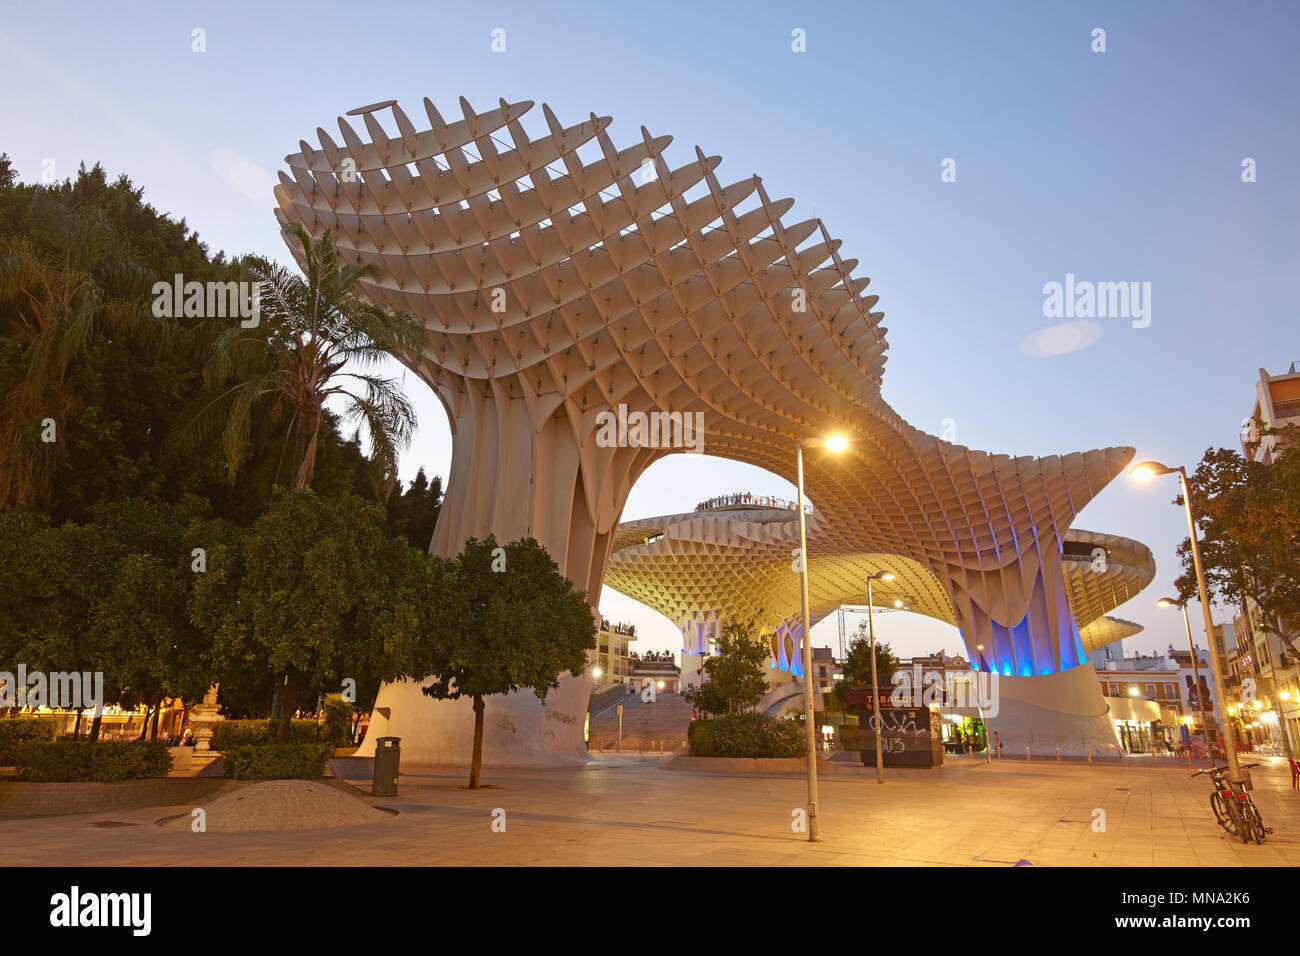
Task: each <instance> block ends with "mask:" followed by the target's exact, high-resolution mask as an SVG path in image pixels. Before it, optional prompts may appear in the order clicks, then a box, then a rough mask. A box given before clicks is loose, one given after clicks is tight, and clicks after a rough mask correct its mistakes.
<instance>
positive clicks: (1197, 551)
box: [1129, 461, 1241, 780]
mask: <svg viewBox="0 0 1300 956" xmlns="http://www.w3.org/2000/svg"><path fill="white" fill-rule="evenodd" d="M1175 473H1176V474H1177V475H1178V483H1179V486H1180V488H1181V489H1182V493H1183V509H1184V510H1185V511H1186V512H1187V537H1188V539H1189V540H1190V541H1191V542H1192V565H1193V567H1195V569H1196V591H1197V594H1198V596H1199V598H1200V601H1201V610H1202V611H1203V612H1204V614H1205V639H1206V640H1207V641H1209V644H1210V673H1211V674H1212V675H1213V676H1214V696H1215V697H1216V698H1218V700H1217V709H1218V715H1217V716H1218V718H1219V725H1220V726H1221V727H1223V753H1224V756H1225V757H1227V760H1228V774H1229V776H1230V777H1231V778H1232V779H1233V780H1236V779H1238V778H1240V776H1241V771H1240V769H1239V768H1238V767H1237V745H1236V742H1235V741H1234V740H1233V736H1234V735H1233V731H1232V726H1231V725H1230V724H1229V723H1228V722H1227V720H1225V719H1224V714H1223V707H1224V703H1223V702H1224V701H1225V700H1226V699H1227V695H1226V693H1225V691H1224V681H1223V665H1222V663H1221V662H1220V661H1219V645H1218V644H1217V643H1216V642H1215V640H1214V616H1213V614H1212V613H1211V611H1210V596H1209V594H1208V593H1207V590H1206V587H1205V568H1204V566H1203V565H1202V564H1201V547H1200V545H1199V544H1197V542H1196V516H1195V515H1194V514H1193V513H1192V493H1191V489H1190V488H1188V486H1187V469H1186V468H1184V467H1183V466H1182V465H1179V466H1178V467H1177V468H1170V467H1168V466H1167V465H1162V464H1160V463H1159V462H1156V461H1144V462H1142V463H1141V464H1140V465H1137V466H1136V467H1135V468H1133V470H1132V471H1130V472H1129V476H1130V477H1131V478H1134V479H1136V480H1138V481H1146V480H1148V479H1151V478H1155V477H1158V476H1159V475H1172V474H1175ZM1197 690H1198V691H1199V690H1200V688H1197ZM1210 764H1211V766H1213V764H1214V754H1213V753H1212V752H1211V754H1210Z"/></svg>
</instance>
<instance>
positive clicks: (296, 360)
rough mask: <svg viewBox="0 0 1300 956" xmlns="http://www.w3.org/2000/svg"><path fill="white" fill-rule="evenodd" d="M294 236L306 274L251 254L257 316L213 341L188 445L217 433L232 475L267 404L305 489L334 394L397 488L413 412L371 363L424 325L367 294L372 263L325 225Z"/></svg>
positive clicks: (397, 349)
mask: <svg viewBox="0 0 1300 956" xmlns="http://www.w3.org/2000/svg"><path fill="white" fill-rule="evenodd" d="M293 235H294V237H296V239H297V240H298V243H299V245H300V247H301V250H302V262H303V269H304V272H305V278H304V277H302V276H298V275H295V274H293V273H291V272H290V271H289V270H287V269H285V268H284V267H283V266H278V265H272V264H271V263H269V262H267V261H266V260H263V259H250V260H248V263H249V268H250V274H251V276H252V279H253V281H257V282H261V283H262V304H261V315H260V321H259V322H258V323H257V325H256V326H254V327H253V328H245V327H244V326H243V325H242V324H239V323H236V324H233V325H231V326H229V327H228V328H226V329H224V330H223V331H222V332H221V333H220V334H218V335H217V337H216V339H215V340H214V342H213V344H212V356H211V358H210V360H209V361H208V363H207V366H206V367H205V369H204V378H205V381H206V382H207V385H208V386H209V388H211V389H213V392H214V394H213V395H212V397H211V399H210V400H209V401H208V402H207V403H206V405H205V406H204V410H203V413H202V414H200V415H199V416H198V417H197V418H196V419H195V420H194V423H193V427H191V428H190V429H188V430H187V432H186V436H187V439H188V444H189V445H190V447H195V446H197V445H199V444H201V443H202V442H203V441H204V440H205V439H206V438H208V437H210V436H212V435H214V434H216V433H218V432H219V433H220V436H221V447H222V450H223V452H224V454H225V456H226V461H227V466H228V477H229V479H230V480H231V481H232V482H233V481H234V479H235V476H236V475H237V473H238V471H239V469H240V467H241V466H242V465H243V464H244V463H245V462H246V461H247V460H248V457H249V454H250V447H251V432H252V423H253V419H254V412H255V411H256V410H258V409H266V410H267V411H268V413H269V415H270V418H271V420H272V421H273V422H285V424H284V426H283V427H284V431H285V440H286V442H291V443H292V455H291V458H290V462H289V465H290V471H289V477H290V485H291V487H293V488H294V489H295V490H297V489H302V488H306V487H308V486H309V485H310V484H311V483H312V478H313V476H314V474H315V470H316V458H317V449H318V446H319V441H320V433H321V424H322V420H323V413H322V410H323V407H324V404H325V402H326V401H327V400H328V399H330V398H331V397H334V396H337V397H339V398H341V399H343V400H344V402H345V417H347V418H349V419H351V420H354V421H364V422H365V424H366V426H367V429H368V431H369V433H370V441H371V446H372V448H373V453H372V459H373V460H374V461H375V463H376V468H377V476H376V478H377V484H379V485H380V486H384V487H391V482H392V481H393V480H394V476H395V475H396V471H397V455H398V450H399V449H400V448H402V447H404V446H405V445H406V444H407V443H408V442H409V441H410V438H411V434H412V432H413V430H414V427H415V420H414V412H413V411H412V409H411V406H410V403H409V402H408V401H407V400H406V397H405V396H404V395H403V394H402V391H401V388H400V386H399V385H398V383H397V382H396V381H395V380H394V379H390V378H383V377H381V376H379V375H376V374H373V373H372V372H371V371H369V369H372V368H373V367H374V366H375V365H377V364H378V363H379V362H380V361H381V360H383V359H385V358H386V357H388V356H391V355H400V354H403V353H404V352H405V351H407V350H409V349H413V348H414V347H415V346H416V344H417V342H418V340H419V334H420V327H419V325H418V324H417V323H416V322H415V321H414V320H413V319H412V318H411V317H410V316H408V315H406V314H404V313H397V312H393V311H392V310H390V309H388V308H386V307H384V306H381V305H377V304H375V303H372V302H370V301H368V300H366V299H365V298H363V297H362V295H361V293H360V289H359V284H360V283H361V281H362V280H363V279H365V278H367V277H368V276H371V275H372V274H373V273H374V267H373V266H372V265H367V266H364V267H363V266H355V265H344V264H341V263H340V262H339V259H338V254H337V252H336V250H335V248H334V242H333V239H332V238H331V237H330V235H329V234H328V233H326V235H325V236H324V237H323V238H322V239H321V240H320V242H319V243H317V244H313V243H312V241H311V238H310V237H309V236H308V235H307V233H306V231H305V230H304V229H303V228H302V227H301V226H298V225H295V226H294V227H293ZM345 367H353V368H356V369H358V371H345ZM286 420H287V421H286Z"/></svg>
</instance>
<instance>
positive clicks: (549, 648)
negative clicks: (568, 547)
mask: <svg viewBox="0 0 1300 956" xmlns="http://www.w3.org/2000/svg"><path fill="white" fill-rule="evenodd" d="M429 567H430V568H431V569H434V570H433V571H431V572H430V574H431V577H435V576H436V574H437V572H436V569H437V565H436V564H430V565H429ZM430 590H431V591H432V592H434V593H438V592H441V594H442V602H441V603H442V608H441V609H438V610H436V619H434V620H429V619H426V626H425V627H424V629H423V631H424V634H425V635H426V639H425V640H424V641H423V642H422V644H421V645H420V647H419V649H418V650H417V652H416V653H417V657H416V659H415V661H414V663H413V667H412V669H411V676H412V677H413V678H415V679H416V680H424V679H426V678H428V677H433V678H435V680H434V682H433V683H432V684H430V685H429V686H428V687H425V688H424V693H425V694H428V695H429V696H430V697H434V698H436V699H439V700H456V699H459V698H460V697H461V696H467V697H469V698H471V699H472V700H473V706H474V749H473V756H472V758H471V761H470V771H469V787H470V789H471V790H476V789H478V787H479V779H480V775H481V769H482V763H483V715H484V710H485V706H486V705H485V698H487V697H489V696H491V695H493V694H508V693H511V692H513V691H516V690H522V689H528V690H531V691H532V692H533V693H534V694H536V695H537V697H538V698H539V699H541V700H545V699H546V695H547V692H548V691H549V690H550V689H552V688H554V687H558V686H559V678H560V675H562V674H564V673H565V672H566V671H567V672H569V673H571V674H574V675H575V676H576V675H579V674H581V673H582V672H583V670H584V669H585V668H586V664H587V658H586V652H587V651H589V650H591V649H592V648H594V647H595V646H596V619H595V617H594V615H593V614H592V612H591V606H590V605H589V604H588V603H587V600H586V594H585V593H584V592H582V591H574V590H573V582H571V581H570V580H569V579H568V578H566V577H564V575H563V574H561V573H560V569H559V567H558V565H556V563H555V561H554V560H553V559H552V558H551V556H550V554H549V553H547V551H546V549H545V548H543V547H542V546H541V545H540V544H538V542H537V541H536V540H535V539H533V538H524V539H521V540H519V541H512V542H511V543H510V544H507V545H505V547H504V548H502V547H500V546H499V545H498V544H497V540H496V538H495V537H493V536H488V538H487V539H486V540H482V541H480V540H478V539H475V538H470V539H469V540H468V541H466V542H465V548H464V550H463V551H461V553H460V554H459V555H458V556H457V557H456V558H454V559H452V561H451V562H450V563H449V566H448V567H447V568H446V576H445V578H444V579H443V580H442V581H440V582H439V581H434V582H433V586H432V587H431V589H430ZM427 610H429V605H426V611H427Z"/></svg>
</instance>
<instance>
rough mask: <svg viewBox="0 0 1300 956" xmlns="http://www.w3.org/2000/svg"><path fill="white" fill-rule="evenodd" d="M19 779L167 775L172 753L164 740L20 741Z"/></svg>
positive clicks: (104, 779) (106, 779) (46, 780)
mask: <svg viewBox="0 0 1300 956" xmlns="http://www.w3.org/2000/svg"><path fill="white" fill-rule="evenodd" d="M15 763H16V766H17V768H18V779H19V780H27V781H32V782H35V783H66V782H70V781H83V780H91V781H96V782H99V783H118V782H120V781H122V780H138V779H140V778H142V777H165V776H167V771H169V770H171V768H172V755H171V754H170V753H168V752H167V744H166V743H164V742H163V741H161V740H142V741H129V742H128V741H116V740H115V741H100V742H99V743H94V744H92V743H90V742H88V741H84V740H56V741H52V742H45V741H32V742H29V743H25V744H19V745H18V748H17V752H16V754H15Z"/></svg>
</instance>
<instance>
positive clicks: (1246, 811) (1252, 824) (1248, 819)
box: [1241, 800, 1264, 846]
mask: <svg viewBox="0 0 1300 956" xmlns="http://www.w3.org/2000/svg"><path fill="white" fill-rule="evenodd" d="M1241 815H1242V819H1243V821H1244V823H1245V827H1244V829H1245V830H1246V831H1247V832H1248V833H1249V834H1250V835H1251V836H1253V837H1254V838H1255V842H1256V843H1258V844H1260V845H1261V846H1262V845H1263V844H1264V818H1263V817H1261V816H1260V815H1259V807H1257V806H1255V802H1254V801H1253V800H1243V801H1242V803H1241Z"/></svg>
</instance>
